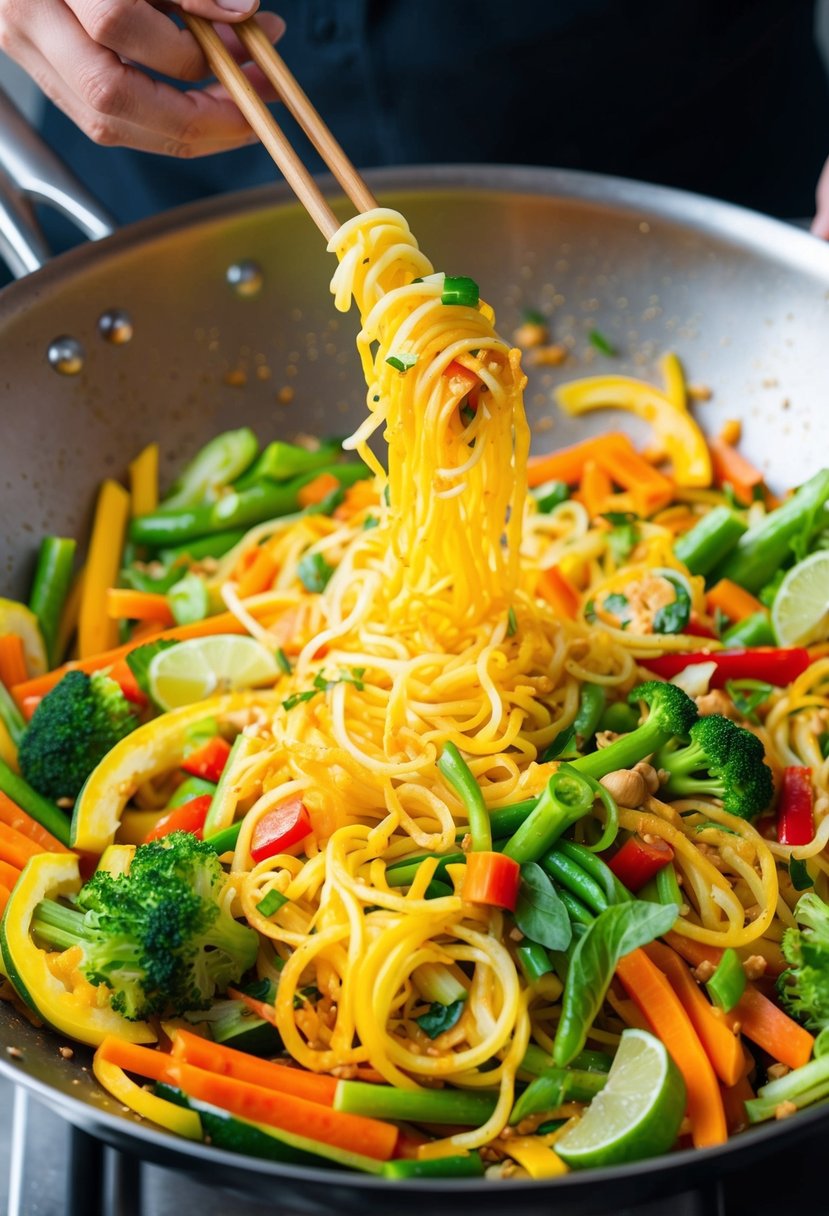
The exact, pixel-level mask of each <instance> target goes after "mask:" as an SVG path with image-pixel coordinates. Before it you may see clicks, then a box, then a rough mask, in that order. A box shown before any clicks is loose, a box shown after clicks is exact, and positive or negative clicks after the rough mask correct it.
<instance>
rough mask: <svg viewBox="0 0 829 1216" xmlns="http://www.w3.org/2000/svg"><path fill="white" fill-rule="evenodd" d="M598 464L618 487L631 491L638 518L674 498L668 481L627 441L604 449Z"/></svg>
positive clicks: (673, 488) (673, 489) (617, 442)
mask: <svg viewBox="0 0 829 1216" xmlns="http://www.w3.org/2000/svg"><path fill="white" fill-rule="evenodd" d="M597 461H598V463H599V464H600V465H601V466H602V468H603V469H604V470H605V472H606V473H607V474H608V475H609V476H610V477H611V478H612V479H613V481H615V482H616V484H617V485H620V486H621V487H622V488H623V489H625V490H629V491H630V493H631V494H632V496H633V500H634V502H635V503H636V510H637V512H638V514H639V515H644V516H647V515H652V514H653V513H654V511H659V510H661V509H662V507H666V506H667V505H668V503H669V502H671V500H672V499H673V497H674V494H675V492H676V489H675V486H674V483H673V482H672V481H671V479H670V477H666V476H665V474H664V473H660V472H659V470H658V469H655V468H653V466H652V465H650V464H648V462H647V460H645V459H644V457H642V456H640V455H639V453H638V452H637V451H636V449H635V448H634V446H633V444H632V443H631V442H630V440H629V439H627V438H626V437H625V442H624V443H621V442H619V439H618V438H617V439H616V441H615V442H614V443H610V444H607V445H605V447H604V448H603V449H602V451H601V452H600V453H599V455H598V456H597Z"/></svg>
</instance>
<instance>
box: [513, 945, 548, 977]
mask: <svg viewBox="0 0 829 1216" xmlns="http://www.w3.org/2000/svg"><path fill="white" fill-rule="evenodd" d="M515 957H516V958H517V959H518V966H519V967H520V968H521V970H522V972H523V973H524V979H525V980H526V981H527V983H528V984H530V985H533V984H537V983H538V981H539V980H540V979H541V978H542V976H545V975H549V973H550V972H551V971H552V969H553V964H552V963H551V962H550V956H549V954H548V953H547V951H546V950H545V949H544V947H543V946H540V945H539V944H538V942H530V941H523V942H521V944H520V946H516V948H515Z"/></svg>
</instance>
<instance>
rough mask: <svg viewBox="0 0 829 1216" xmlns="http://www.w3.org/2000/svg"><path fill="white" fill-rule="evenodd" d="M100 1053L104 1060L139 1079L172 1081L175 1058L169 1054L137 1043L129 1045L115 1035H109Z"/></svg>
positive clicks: (101, 1046)
mask: <svg viewBox="0 0 829 1216" xmlns="http://www.w3.org/2000/svg"><path fill="white" fill-rule="evenodd" d="M98 1051H99V1052H100V1055H101V1059H102V1060H108V1061H109V1062H110V1064H117V1065H118V1067H119V1068H123V1070H124V1072H134V1073H137V1074H138V1076H139V1077H148V1078H149V1079H150V1080H151V1081H168V1082H169V1080H170V1065H171V1064H172V1063H173V1057H172V1056H171V1055H169V1054H168V1053H167V1052H164V1051H157V1050H155V1048H152V1047H140V1046H139V1045H138V1044H137V1043H127V1042H125V1041H124V1039H119V1038H116V1036H115V1035H107V1037H106V1038H105V1039H104V1041H103V1042H102V1043H101V1045H100V1047H99V1048H98Z"/></svg>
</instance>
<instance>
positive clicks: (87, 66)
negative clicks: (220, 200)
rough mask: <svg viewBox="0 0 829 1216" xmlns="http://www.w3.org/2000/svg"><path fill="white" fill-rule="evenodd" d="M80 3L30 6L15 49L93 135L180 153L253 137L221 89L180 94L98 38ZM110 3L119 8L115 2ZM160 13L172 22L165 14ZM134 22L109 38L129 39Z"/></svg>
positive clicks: (98, 139)
mask: <svg viewBox="0 0 829 1216" xmlns="http://www.w3.org/2000/svg"><path fill="white" fill-rule="evenodd" d="M82 2H83V0H73V7H72V8H70V7H69V6H68V5H64V4H60V5H58V6H57V7H56V8H53V7H51V6H46V5H37V6H35V7H34V8H32V7H30V6H28V5H27V6H26V8H27V9H28V19H27V22H26V23H25V35H24V34H23V33H22V27H19V28H18V29H17V31H16V38H15V40H14V47H15V49H14V51H13V52H12V53H13V56H14V58H16V59H17V60H18V62H20V63H21V64H22V65H23V66H24V67H25V68H26V69H27V70H28V71H29V72H30V74H31V75H33V76H34V77H35V79H37V81H38V83H39V84H41V87H42V88H43V89H44V91H45V92H47V94H48V95H49V96H50V97H52V99H53V100H54V101H55V102H56V103H57V104H58V105H59V106H60V107H61V108H62V109H63V110H64V111H65V112H66V113H67V114H69V115H70V117H71V118H72V119H73V120H74V121H75V122H76V123H77V124H78V125H79V126H80V127H81V129H82V130H84V131H85V132H86V134H87V135H89V137H90V138H91V139H93V140H94V141H95V142H97V143H100V144H121V145H127V146H129V147H134V148H140V149H142V150H144V151H148V152H163V153H165V154H167V155H170V156H179V157H191V156H199V155H206V154H209V153H211V152H215V151H217V150H221V149H228V148H232V147H237V146H240V145H242V144H246V143H250V142H251V141H252V139H253V135H252V132H251V130H250V128H249V127H248V125H247V123H246V122H245V120H244V118H243V117H242V115H241V114H240V113H239V111H238V109H237V108H236V106H235V105H234V103H233V102H232V101H230V99H229V98H227V97H226V96H225V95H223V94H222V93H221V92H220V91H216V90H201V91H198V90H190V91H188V92H181V91H180V90H178V89H176V88H173V87H172V86H170V85H168V84H165V83H164V82H162V81H158V80H154V79H152V78H151V77H149V76H147V75H145V74H144V72H142V71H140V70H139V69H138V68H135V67H133V66H131V65H130V64H128V63H124V62H123V61H122V59H121V57H120V55H119V53H118V52H117V51H115V50H113V49H111V48H109V47H106V46H102V45H100V44H99V43H97V42H95V41H93V39H92V38H91V37H90V35H89V33H88V32H87V30H86V28H85V27H84V26H83V25H82V24H81V21H80V20H79V19H78V17H77V16H76V13H75V11H74V10H75V7H78V8H80V6H81V4H82ZM108 7H110V8H112V7H115V0H110V2H109V5H108ZM118 7H122V8H124V7H125V8H127V9H131V10H135V11H139V10H140V9H145V10H148V11H152V10H150V6H149V5H147V4H145V3H143V0H136V2H135V3H131V4H124V3H123V0H118ZM46 8H48V9H49V12H48V14H45V13H44V10H45V9H46ZM155 15H156V16H160V17H161V19H162V20H165V21H166V20H167V18H165V17H163V15H162V14H158V13H156V14H155ZM145 16H146V14H145V13H144V14H142V13H140V11H139V16H138V21H139V22H143V21H144V17H145ZM170 24H172V23H170ZM130 28H131V29H132V30H135V28H136V26H135V25H133V26H131V27H129V26H127V25H124V26H118V27H116V26H113V25H110V26H109V32H108V33H107V35H106V36H107V37H108V38H109V39H110V40H111V41H115V42H117V43H119V44H120V45H128V44H121V43H120V39H121V38H122V37H123V36H124V34H123V31H124V30H127V32H129V29H130ZM140 28H142V29H149V30H150V33H151V35H152V32H153V30H155V29H157V28H158V27H155V26H148V25H143V26H141V27H140ZM113 29H114V30H115V33H113ZM99 32H100V31H99ZM44 48H45V49H44ZM15 52H16V53H15Z"/></svg>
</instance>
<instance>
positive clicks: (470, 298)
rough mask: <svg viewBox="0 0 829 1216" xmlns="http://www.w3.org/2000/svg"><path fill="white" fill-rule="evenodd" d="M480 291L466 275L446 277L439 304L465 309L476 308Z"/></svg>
mask: <svg viewBox="0 0 829 1216" xmlns="http://www.w3.org/2000/svg"><path fill="white" fill-rule="evenodd" d="M480 298H481V297H480V289H479V287H478V284H477V283H476V282H475V280H474V279H470V278H468V277H467V276H466V275H446V277H445V278H444V280H443V290H442V291H441V293H440V302H441V304H460V305H462V306H463V307H465V308H477V307H478V303H479V301H480Z"/></svg>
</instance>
